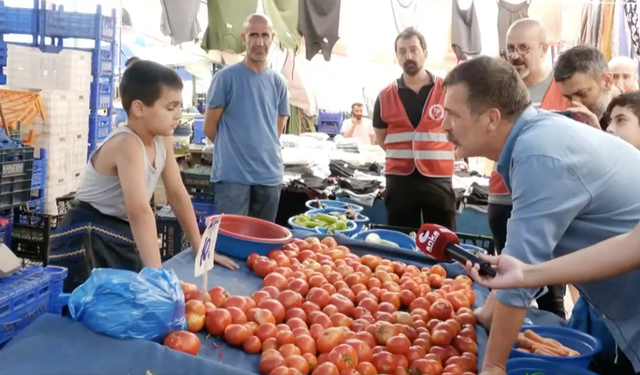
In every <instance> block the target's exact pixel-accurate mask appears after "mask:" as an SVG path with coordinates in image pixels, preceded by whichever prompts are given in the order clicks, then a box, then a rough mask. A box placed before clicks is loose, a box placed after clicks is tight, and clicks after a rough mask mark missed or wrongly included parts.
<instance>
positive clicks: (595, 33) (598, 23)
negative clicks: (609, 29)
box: [590, 2, 602, 48]
mask: <svg viewBox="0 0 640 375" xmlns="http://www.w3.org/2000/svg"><path fill="white" fill-rule="evenodd" d="M591 12H592V13H591V17H592V20H593V23H592V27H591V37H590V38H591V39H590V40H591V43H590V45H591V46H592V47H595V48H600V33H601V30H602V3H600V2H599V3H596V4H594V6H593V8H592V9H591Z"/></svg>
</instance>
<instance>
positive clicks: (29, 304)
mask: <svg viewBox="0 0 640 375" xmlns="http://www.w3.org/2000/svg"><path fill="white" fill-rule="evenodd" d="M66 277H67V269H66V268H63V267H53V266H52V267H45V268H42V267H37V266H35V267H28V268H23V269H20V270H19V271H18V272H16V273H15V274H13V275H11V276H9V277H6V278H4V279H0V326H1V327H2V329H0V346H2V345H4V344H5V343H7V342H8V341H9V340H11V339H12V338H13V337H14V336H15V335H16V334H17V333H19V332H20V331H22V330H23V329H24V328H26V327H27V326H28V325H29V324H30V323H31V322H33V321H34V320H35V319H37V318H38V317H39V316H40V315H42V314H45V313H53V314H58V315H60V313H61V311H57V310H56V309H52V307H53V301H55V300H56V299H57V297H58V295H59V294H60V293H62V288H63V284H64V279H65V278H66Z"/></svg>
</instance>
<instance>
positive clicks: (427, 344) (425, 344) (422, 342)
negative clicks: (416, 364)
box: [413, 338, 431, 357]
mask: <svg viewBox="0 0 640 375" xmlns="http://www.w3.org/2000/svg"><path fill="white" fill-rule="evenodd" d="M413 345H414V346H420V347H422V349H424V351H425V352H428V351H429V349H431V339H430V338H429V340H426V339H422V338H417V339H415V340H413ZM422 356H423V357H424V355H422Z"/></svg>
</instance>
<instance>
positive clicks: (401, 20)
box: [389, 0, 418, 34]
mask: <svg viewBox="0 0 640 375" xmlns="http://www.w3.org/2000/svg"><path fill="white" fill-rule="evenodd" d="M389 1H391V11H392V12H393V20H394V22H395V23H396V30H397V31H398V34H399V33H401V32H402V30H404V29H406V28H408V27H414V28H417V27H418V22H417V21H418V20H417V19H416V15H417V11H416V9H417V8H418V0H389Z"/></svg>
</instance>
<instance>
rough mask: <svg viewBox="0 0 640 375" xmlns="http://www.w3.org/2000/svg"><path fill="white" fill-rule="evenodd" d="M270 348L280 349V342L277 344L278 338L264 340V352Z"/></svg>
mask: <svg viewBox="0 0 640 375" xmlns="http://www.w3.org/2000/svg"><path fill="white" fill-rule="evenodd" d="M269 349H274V350H277V349H278V344H276V338H275V337H270V338H268V339H266V340H264V341H263V342H262V352H265V351H267V350H269Z"/></svg>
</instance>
